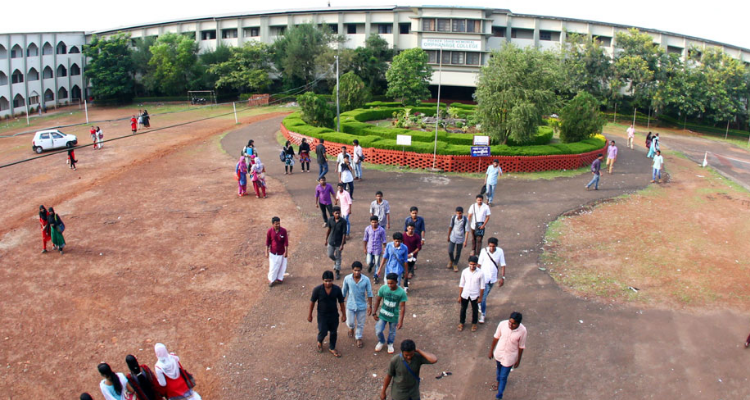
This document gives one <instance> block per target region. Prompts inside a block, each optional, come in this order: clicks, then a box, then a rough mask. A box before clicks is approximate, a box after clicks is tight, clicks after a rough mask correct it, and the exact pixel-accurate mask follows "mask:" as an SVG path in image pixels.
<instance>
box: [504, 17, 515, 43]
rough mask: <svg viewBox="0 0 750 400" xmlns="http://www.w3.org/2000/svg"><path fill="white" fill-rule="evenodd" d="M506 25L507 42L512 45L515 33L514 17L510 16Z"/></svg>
mask: <svg viewBox="0 0 750 400" xmlns="http://www.w3.org/2000/svg"><path fill="white" fill-rule="evenodd" d="M506 22H507V23H506V24H505V41H506V42H508V43H510V42H511V37H510V36H511V34H512V33H513V17H511V16H510V15H508V16H507V18H506Z"/></svg>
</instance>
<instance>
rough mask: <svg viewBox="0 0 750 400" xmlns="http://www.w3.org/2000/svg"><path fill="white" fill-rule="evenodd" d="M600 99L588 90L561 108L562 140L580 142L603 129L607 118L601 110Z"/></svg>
mask: <svg viewBox="0 0 750 400" xmlns="http://www.w3.org/2000/svg"><path fill="white" fill-rule="evenodd" d="M600 104H601V103H600V102H599V100H597V99H596V97H594V96H593V95H591V94H590V93H587V92H579V93H578V94H577V95H576V97H574V98H573V99H572V100H570V101H569V102H568V104H566V105H565V107H563V108H562V110H560V140H562V142H563V143H573V142H580V141H581V140H584V139H588V138H590V137H592V136H594V135H595V134H597V133H599V132H601V131H602V128H603V127H604V124H605V120H604V117H603V116H602V113H601V112H600V111H599V106H600Z"/></svg>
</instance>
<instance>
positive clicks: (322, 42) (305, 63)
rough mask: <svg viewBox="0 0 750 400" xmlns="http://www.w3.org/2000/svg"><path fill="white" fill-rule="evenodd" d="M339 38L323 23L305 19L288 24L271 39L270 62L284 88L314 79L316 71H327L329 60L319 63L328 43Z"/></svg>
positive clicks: (327, 49) (303, 83)
mask: <svg viewBox="0 0 750 400" xmlns="http://www.w3.org/2000/svg"><path fill="white" fill-rule="evenodd" d="M339 39H340V38H339V37H338V36H337V35H334V34H333V33H332V32H331V30H330V29H329V28H328V27H327V26H324V27H323V28H318V27H317V26H315V25H313V24H311V23H306V24H301V25H296V26H294V27H290V28H289V29H287V30H286V32H284V34H283V35H282V36H280V37H279V38H278V39H276V41H275V42H274V43H273V45H272V48H273V54H274V65H275V66H276V69H278V71H279V72H281V78H282V80H283V81H284V84H285V86H286V87H288V88H293V87H299V86H302V85H307V84H310V83H311V82H313V81H315V80H316V79H315V78H316V75H317V74H318V73H323V72H327V71H330V68H331V64H323V63H321V56H322V55H324V54H326V53H327V52H328V51H329V50H330V47H329V45H330V44H332V43H334V42H336V41H338V40H339Z"/></svg>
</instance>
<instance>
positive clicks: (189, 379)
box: [180, 363, 195, 389]
mask: <svg viewBox="0 0 750 400" xmlns="http://www.w3.org/2000/svg"><path fill="white" fill-rule="evenodd" d="M180 376H182V379H184V380H185V384H186V385H187V387H188V388H190V389H192V388H194V387H195V378H193V375H192V374H191V373H189V372H187V371H185V368H182V363H180Z"/></svg>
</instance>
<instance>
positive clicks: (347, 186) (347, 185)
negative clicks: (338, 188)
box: [344, 181, 354, 200]
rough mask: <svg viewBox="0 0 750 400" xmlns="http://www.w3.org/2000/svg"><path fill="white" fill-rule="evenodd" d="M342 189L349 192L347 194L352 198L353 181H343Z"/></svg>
mask: <svg viewBox="0 0 750 400" xmlns="http://www.w3.org/2000/svg"><path fill="white" fill-rule="evenodd" d="M344 190H346V191H347V192H349V196H351V198H352V200H354V181H352V182H344Z"/></svg>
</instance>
